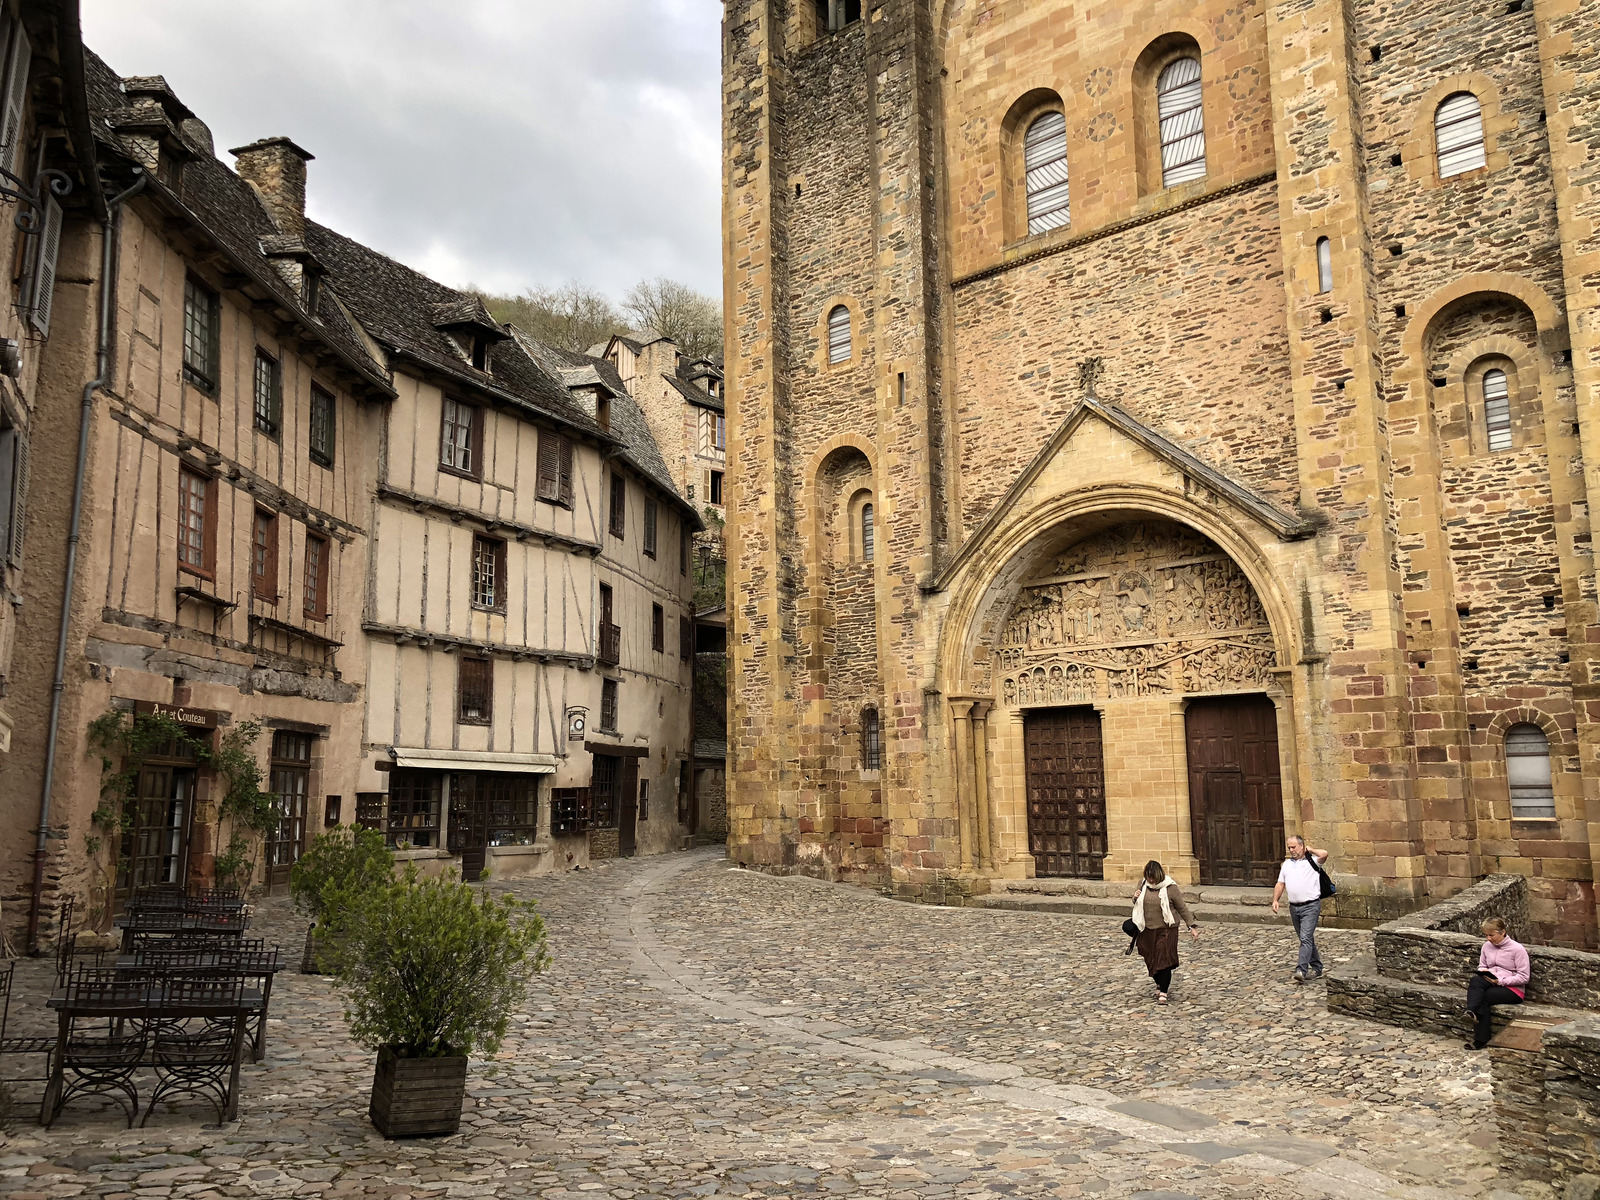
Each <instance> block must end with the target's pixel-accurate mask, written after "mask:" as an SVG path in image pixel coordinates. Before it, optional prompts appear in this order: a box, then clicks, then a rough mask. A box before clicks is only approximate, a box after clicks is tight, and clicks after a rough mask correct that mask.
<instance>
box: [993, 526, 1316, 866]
mask: <svg viewBox="0 0 1600 1200" xmlns="http://www.w3.org/2000/svg"><path fill="white" fill-rule="evenodd" d="M1096 526H1098V527H1096ZM1052 541H1053V542H1054V544H1053V545H1052ZM1032 549H1033V553H1031V554H1029V556H1028V557H1029V560H1030V562H1029V564H1028V565H1026V566H1024V567H1023V568H1022V570H1020V571H1019V572H1018V576H1017V579H1018V582H1017V583H1016V585H1015V591H1014V594H1013V596H1014V598H1013V599H1012V601H1011V605H1010V608H1009V611H1008V613H1007V615H1006V616H1005V617H1004V619H1003V621H1001V622H999V623H997V624H996V625H995V626H992V627H991V628H993V629H994V631H995V633H994V635H992V637H993V644H992V649H991V662H992V671H993V676H992V678H993V687H994V708H993V710H992V711H991V712H990V713H989V714H988V720H987V725H988V728H989V730H991V731H992V733H991V736H992V743H991V749H992V751H993V756H994V761H995V765H996V772H995V777H994V780H993V783H992V786H991V787H990V788H988V789H987V790H988V791H989V792H990V793H991V794H992V796H993V799H994V811H993V815H992V817H991V819H990V823H991V825H992V833H991V837H992V840H993V844H994V851H993V856H992V857H993V859H994V864H993V865H994V870H995V871H996V873H998V874H1011V873H1013V872H1012V871H1008V870H1007V869H1006V867H1007V864H1008V863H1009V864H1012V865H1013V866H1015V865H1018V864H1020V865H1021V866H1023V867H1024V869H1025V873H1027V874H1033V875H1051V874H1053V875H1066V876H1078V877H1084V876H1087V877H1090V878H1102V877H1103V878H1106V879H1128V878H1133V877H1134V876H1136V875H1137V874H1138V872H1139V870H1140V869H1141V868H1142V867H1143V865H1144V863H1145V861H1146V860H1148V859H1151V858H1155V859H1159V860H1161V861H1162V862H1163V863H1164V864H1166V865H1167V867H1168V870H1169V871H1170V872H1171V873H1172V874H1173V875H1174V876H1175V877H1177V878H1178V879H1180V880H1183V881H1185V882H1206V883H1212V882H1215V883H1229V884H1236V885H1244V884H1261V883H1264V882H1267V883H1270V880H1269V879H1267V878H1266V874H1267V872H1268V869H1269V867H1270V868H1272V869H1275V867H1276V863H1277V861H1278V858H1279V856H1280V848H1281V845H1282V842H1281V839H1282V836H1283V831H1284V818H1283V813H1284V806H1283V791H1284V780H1285V779H1287V778H1292V774H1293V773H1292V771H1288V770H1286V769H1285V768H1284V766H1283V765H1282V763H1281V762H1280V757H1281V755H1280V749H1279V747H1280V746H1281V745H1284V744H1285V743H1287V744H1290V745H1292V742H1293V733H1292V725H1291V723H1290V722H1289V720H1288V707H1289V706H1288V697H1287V694H1286V693H1285V691H1284V687H1283V683H1284V679H1283V676H1284V672H1283V670H1282V667H1281V666H1280V656H1279V653H1278V643H1277V640H1276V638H1275V635H1274V631H1273V628H1272V626H1271V624H1270V622H1269V620H1268V617H1267V613H1266V611H1265V609H1264V608H1263V606H1262V603H1261V601H1260V599H1259V597H1258V595H1257V593H1256V590H1255V588H1254V587H1253V586H1252V584H1251V582H1250V580H1249V579H1248V578H1247V576H1246V575H1245V573H1244V572H1243V570H1241V568H1240V567H1239V565H1238V563H1236V562H1235V561H1234V559H1233V558H1231V557H1230V556H1229V555H1228V554H1227V553H1226V552H1225V551H1224V550H1223V549H1222V547H1220V546H1219V545H1217V543H1215V542H1213V541H1212V540H1210V539H1209V538H1207V537H1205V536H1204V535H1202V534H1201V533H1199V532H1197V531H1196V530H1195V529H1193V528H1191V527H1189V526H1187V525H1184V524H1181V523H1179V522H1177V521H1174V520H1170V519H1165V518H1161V517H1157V516H1154V515H1148V516H1146V515H1141V514H1134V513H1118V514H1106V515H1105V516H1103V517H1102V518H1101V520H1100V521H1099V522H1096V523H1095V524H1093V525H1087V526H1086V525H1085V524H1084V523H1077V524H1075V526H1073V527H1071V528H1067V529H1063V530H1061V531H1060V533H1059V534H1058V535H1057V537H1056V538H1055V539H1050V538H1046V539H1041V540H1040V541H1037V542H1035V544H1034V547H1033V548H1032ZM979 761H982V760H981V759H980V760H979Z"/></svg>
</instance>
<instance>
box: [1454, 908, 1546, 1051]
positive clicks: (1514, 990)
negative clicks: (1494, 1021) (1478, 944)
mask: <svg viewBox="0 0 1600 1200" xmlns="http://www.w3.org/2000/svg"><path fill="white" fill-rule="evenodd" d="M1483 936H1484V937H1486V938H1488V939H1489V940H1488V941H1486V942H1484V944H1483V949H1482V950H1481V951H1479V953H1478V969H1477V971H1476V972H1475V973H1474V974H1473V976H1472V982H1471V983H1469V984H1467V1012H1469V1013H1471V1014H1472V1016H1473V1017H1475V1018H1476V1019H1477V1022H1478V1027H1477V1029H1476V1030H1475V1031H1474V1033H1473V1037H1472V1040H1471V1041H1470V1042H1468V1043H1467V1044H1466V1046H1467V1049H1468V1050H1482V1049H1483V1048H1484V1047H1485V1046H1487V1045H1488V1044H1489V1038H1490V1037H1491V1036H1492V1034H1493V1031H1492V1030H1491V1029H1490V1028H1489V1021H1490V1018H1491V1016H1492V1015H1493V1013H1494V1006H1495V1005H1496V1004H1521V1003H1522V998H1523V996H1524V995H1526V994H1527V991H1528V976H1529V974H1530V973H1531V968H1530V967H1529V965H1528V952H1527V950H1526V949H1524V948H1523V946H1522V945H1521V943H1519V942H1515V941H1513V940H1512V939H1511V936H1510V935H1509V934H1508V933H1507V932H1506V923H1505V922H1504V921H1502V920H1501V919H1500V918H1499V917H1490V918H1489V919H1488V920H1487V921H1485V922H1484V923H1483Z"/></svg>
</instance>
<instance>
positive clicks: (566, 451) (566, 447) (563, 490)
mask: <svg viewBox="0 0 1600 1200" xmlns="http://www.w3.org/2000/svg"><path fill="white" fill-rule="evenodd" d="M558 458H559V465H558V467H557V476H558V478H559V479H560V487H559V491H560V495H561V503H563V504H571V503H572V439H571V438H567V437H564V438H562V439H561V442H560V445H559V455H558Z"/></svg>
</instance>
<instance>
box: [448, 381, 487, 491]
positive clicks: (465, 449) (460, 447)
mask: <svg viewBox="0 0 1600 1200" xmlns="http://www.w3.org/2000/svg"><path fill="white" fill-rule="evenodd" d="M482 447H483V413H482V412H481V411H480V410H479V409H476V408H474V407H473V406H472V405H470V404H462V403H461V402H460V401H459V400H446V401H445V402H444V419H443V428H442V429H441V430H440V434H439V465H440V466H441V467H443V468H445V470H447V471H453V472H455V473H456V474H458V475H470V476H472V477H473V478H474V479H476V478H478V476H479V473H480V471H481V470H482V466H481V462H480V460H481V459H482V457H483V456H482Z"/></svg>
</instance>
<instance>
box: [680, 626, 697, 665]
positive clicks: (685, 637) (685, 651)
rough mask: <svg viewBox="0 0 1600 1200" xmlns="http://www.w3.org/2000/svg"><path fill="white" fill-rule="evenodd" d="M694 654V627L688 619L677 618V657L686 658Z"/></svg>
mask: <svg viewBox="0 0 1600 1200" xmlns="http://www.w3.org/2000/svg"><path fill="white" fill-rule="evenodd" d="M692 653H694V626H693V625H691V624H690V623H689V618H688V617H679V618H678V657H679V658H688V657H689V655H690V654H692Z"/></svg>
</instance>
